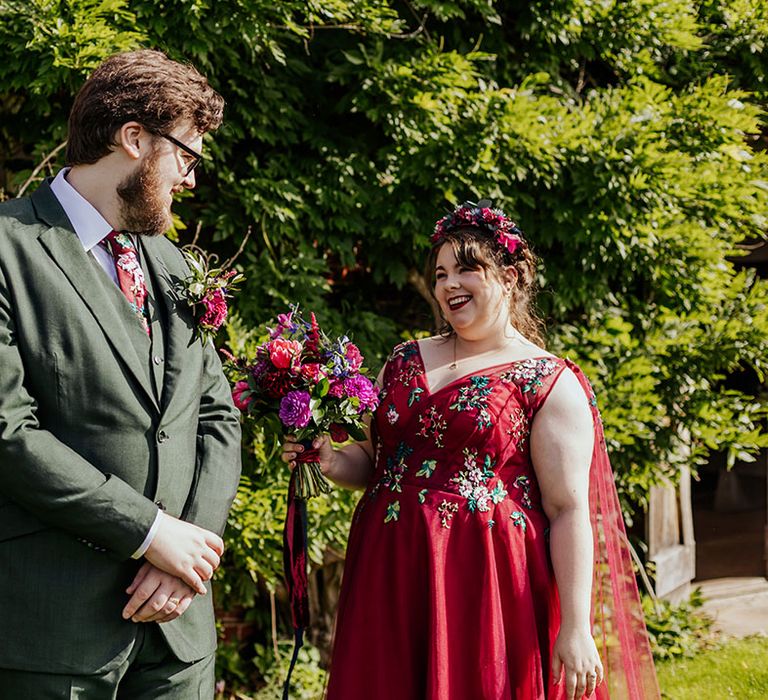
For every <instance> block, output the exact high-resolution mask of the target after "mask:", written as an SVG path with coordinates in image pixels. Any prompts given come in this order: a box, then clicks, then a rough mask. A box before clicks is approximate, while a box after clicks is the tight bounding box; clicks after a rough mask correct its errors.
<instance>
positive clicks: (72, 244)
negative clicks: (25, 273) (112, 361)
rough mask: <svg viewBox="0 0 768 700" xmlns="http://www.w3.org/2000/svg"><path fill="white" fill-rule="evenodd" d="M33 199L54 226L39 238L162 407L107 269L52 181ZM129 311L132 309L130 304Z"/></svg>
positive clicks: (117, 351)
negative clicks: (110, 295) (108, 292)
mask: <svg viewBox="0 0 768 700" xmlns="http://www.w3.org/2000/svg"><path fill="white" fill-rule="evenodd" d="M32 202H33V204H34V206H35V210H36V211H37V214H38V216H39V217H40V219H41V220H42V221H44V222H45V223H46V224H48V226H49V227H50V228H47V229H45V230H44V231H43V232H42V233H41V234H40V236H39V238H38V240H39V241H40V243H41V244H42V246H43V248H44V249H45V250H46V252H47V253H48V255H50V257H51V258H52V260H53V262H54V263H55V264H56V265H57V266H58V267H59V269H60V270H61V271H62V272H63V273H64V275H65V276H66V278H67V280H68V281H69V283H70V284H71V285H72V286H73V287H74V288H75V291H76V292H77V293H78V295H79V296H80V298H81V299H82V301H83V304H84V305H85V307H86V308H87V309H88V310H89V311H90V312H91V313H92V314H93V316H94V318H95V319H96V321H97V322H98V324H99V326H101V329H102V331H103V332H104V335H105V336H106V338H107V341H108V342H109V344H110V345H111V346H112V349H113V351H114V353H115V355H117V356H118V357H119V358H120V359H121V360H122V361H123V362H124V364H125V366H126V367H127V368H128V370H129V371H130V373H131V374H132V375H133V377H134V379H135V380H136V382H137V384H139V385H140V386H141V388H142V389H143V390H144V393H145V394H146V395H147V398H148V399H149V400H150V401H151V402H152V404H153V405H154V406H155V407H156V408H158V409H159V405H158V402H157V398H156V397H155V395H154V392H153V391H152V386H151V384H150V379H149V375H148V374H147V370H146V369H145V367H146V362H141V360H140V358H139V356H138V354H137V352H136V349H135V346H134V343H133V341H132V340H131V338H130V336H129V334H128V332H127V330H126V326H125V324H124V323H123V321H122V320H120V318H118V319H116V318H115V305H113V304H112V303H111V301H109V300H108V299H106V298H105V297H104V294H105V288H104V282H103V280H102V279H101V278H100V275H103V274H104V273H103V272H102V271H101V270H99V269H97V267H96V266H95V265H94V264H93V262H92V261H91V260H90V259H89V256H88V254H87V253H86V252H85V251H84V250H83V246H82V243H80V239H79V238H78V237H77V234H75V232H74V231H73V230H72V224H71V223H70V222H69V219H67V216H66V214H65V213H64V210H63V209H62V208H61V205H59V203H58V200H57V199H56V197H55V196H54V195H53V193H52V192H51V189H50V186H49V185H48V183H43V185H41V186H40V187H39V188H38V189H37V191H35V193H34V194H33V195H32ZM126 311H130V309H129V308H128V307H127V306H126ZM132 320H133V322H136V321H135V319H132Z"/></svg>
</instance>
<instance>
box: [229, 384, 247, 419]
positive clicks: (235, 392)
mask: <svg viewBox="0 0 768 700" xmlns="http://www.w3.org/2000/svg"><path fill="white" fill-rule="evenodd" d="M249 389H250V387H249V386H248V382H245V381H239V382H237V383H236V384H235V387H234V389H232V401H234V403H235V406H237V408H238V410H240V411H242V412H243V413H245V412H246V411H247V410H248V404H250V403H251V398H250V397H247V398H245V399H244V398H243V394H244V393H245V392H246V391H249Z"/></svg>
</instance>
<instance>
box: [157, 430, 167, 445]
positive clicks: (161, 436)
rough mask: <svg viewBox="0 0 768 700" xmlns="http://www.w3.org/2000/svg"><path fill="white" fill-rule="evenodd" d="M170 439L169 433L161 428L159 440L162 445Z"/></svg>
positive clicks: (158, 435)
mask: <svg viewBox="0 0 768 700" xmlns="http://www.w3.org/2000/svg"><path fill="white" fill-rule="evenodd" d="M167 439H168V433H166V432H165V431H164V430H161V431H160V432H159V433H158V434H157V441H158V442H159V443H160V444H161V445H162V444H163V443H164V442H165V441H166V440H167Z"/></svg>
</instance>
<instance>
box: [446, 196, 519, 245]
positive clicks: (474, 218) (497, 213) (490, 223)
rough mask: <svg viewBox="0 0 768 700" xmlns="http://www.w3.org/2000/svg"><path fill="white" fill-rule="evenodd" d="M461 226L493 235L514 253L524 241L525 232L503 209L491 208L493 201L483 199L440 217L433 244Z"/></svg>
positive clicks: (463, 205) (466, 203)
mask: <svg viewBox="0 0 768 700" xmlns="http://www.w3.org/2000/svg"><path fill="white" fill-rule="evenodd" d="M461 228H476V229H478V230H480V231H481V232H483V233H484V234H486V235H488V236H490V237H492V238H493V239H494V240H495V241H496V242H497V243H498V244H499V245H500V246H501V247H502V248H504V249H506V250H507V251H509V253H514V252H515V251H516V250H517V249H518V247H519V246H520V244H521V243H522V242H523V232H522V231H521V230H520V229H519V228H518V226H517V224H516V223H515V222H514V221H512V219H510V218H508V217H507V215H506V214H505V213H504V212H503V211H502V210H501V209H491V202H490V201H489V200H487V199H481V200H480V201H479V202H478V203H477V204H475V203H474V202H464V204H461V205H459V206H458V207H456V209H454V210H453V213H451V214H447V215H446V216H444V217H443V218H442V219H439V220H438V222H437V223H436V224H435V232H434V233H433V234H432V245H437V244H438V243H442V241H443V240H444V239H445V237H446V236H447V235H448V234H449V233H450V232H451V231H456V230H458V229H461Z"/></svg>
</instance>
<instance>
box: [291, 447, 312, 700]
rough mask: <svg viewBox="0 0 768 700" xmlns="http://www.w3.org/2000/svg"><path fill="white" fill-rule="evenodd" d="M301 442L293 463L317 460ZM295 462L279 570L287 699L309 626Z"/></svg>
mask: <svg viewBox="0 0 768 700" xmlns="http://www.w3.org/2000/svg"><path fill="white" fill-rule="evenodd" d="M302 444H303V445H304V451H303V452H301V453H299V454H298V455H296V460H295V461H296V462H317V460H318V456H319V454H318V451H317V450H313V449H308V448H311V446H312V442H311V441H308V444H306V443H304V442H303V443H302ZM298 472H299V469H298V465H297V467H296V468H295V469H294V470H293V473H292V474H291V480H290V482H289V483H288V509H287V511H286V515H285V527H284V528H283V572H284V574H285V585H286V588H287V589H288V602H289V605H290V608H291V623H292V625H293V634H294V638H293V655H292V656H291V663H290V666H289V667H288V675H287V677H286V679H285V684H284V685H283V700H288V698H289V697H290V696H289V690H290V685H291V675H292V674H293V668H294V666H295V665H296V660H297V659H298V656H299V649H301V647H302V646H303V644H304V630H306V628H307V627H308V626H309V593H308V590H307V589H308V579H307V559H308V557H307V500H306V499H305V498H301V497H299V496H297V495H296V479H297V478H298Z"/></svg>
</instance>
